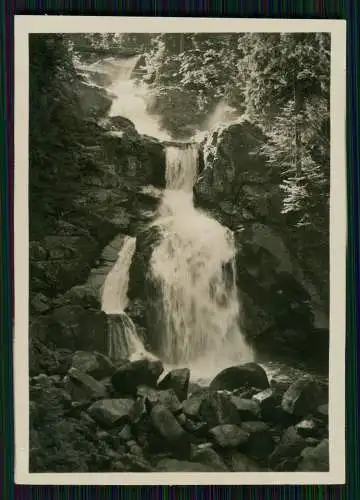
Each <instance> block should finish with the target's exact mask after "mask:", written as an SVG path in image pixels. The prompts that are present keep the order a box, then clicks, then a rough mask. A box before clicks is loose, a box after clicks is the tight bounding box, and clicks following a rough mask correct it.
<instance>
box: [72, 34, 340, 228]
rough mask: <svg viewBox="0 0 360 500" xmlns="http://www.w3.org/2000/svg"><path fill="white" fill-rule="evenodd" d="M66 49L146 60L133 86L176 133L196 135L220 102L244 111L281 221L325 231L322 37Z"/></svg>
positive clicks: (138, 38)
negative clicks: (285, 217)
mask: <svg viewBox="0 0 360 500" xmlns="http://www.w3.org/2000/svg"><path fill="white" fill-rule="evenodd" d="M73 44H74V45H73V47H74V50H75V51H78V52H80V53H81V54H82V56H84V54H85V57H88V54H89V53H90V54H91V53H92V52H91V50H93V51H94V52H93V53H92V57H94V53H96V51H100V53H105V52H107V54H108V55H109V54H113V55H116V54H117V53H118V54H120V55H121V54H123V55H124V54H125V55H126V54H134V53H141V54H144V56H145V57H144V64H143V68H142V70H143V71H142V73H141V78H142V79H143V80H144V81H146V82H148V83H149V86H150V87H151V89H152V90H153V92H154V95H155V99H154V100H152V105H151V106H152V108H151V109H149V111H150V112H151V111H154V112H156V113H159V114H160V116H162V120H163V126H164V127H165V128H166V129H168V130H170V132H172V133H173V134H174V135H181V134H182V132H185V135H186V133H187V132H188V130H189V128H190V129H191V127H194V126H195V127H201V126H202V125H203V124H204V123H206V118H207V117H208V116H209V115H210V114H211V113H212V112H214V110H215V109H216V106H217V105H218V104H219V103H220V102H221V103H226V104H227V105H228V106H230V107H231V108H232V109H234V110H235V112H237V113H238V114H243V113H246V114H247V115H248V116H249V118H250V119H251V120H252V121H253V122H254V123H256V124H258V125H260V126H261V127H262V128H263V129H264V130H265V131H266V134H267V136H268V142H267V143H266V145H265V146H264V148H263V153H264V154H265V155H266V158H267V161H268V164H269V168H271V169H273V170H274V172H275V173H277V174H278V175H279V177H280V178H281V181H282V184H281V187H282V190H283V194H284V213H288V214H293V215H294V222H295V223H296V224H298V225H309V224H311V225H316V226H318V229H319V230H321V231H322V230H325V232H326V229H325V228H327V224H328V216H327V213H328V204H327V201H326V200H327V198H328V192H329V148H330V140H329V132H330V130H329V127H330V122H329V104H330V103H329V86H330V36H329V34H327V33H242V34H237V33H230V34H229V33H184V34H183V33H181V34H179V33H162V34H143V33H141V34H137V33H130V34H127V33H124V34H105V35H103V34H89V35H80V36H77V38H76V39H74V38H73ZM85 46H86V47H87V49H86V50H84V47H85Z"/></svg>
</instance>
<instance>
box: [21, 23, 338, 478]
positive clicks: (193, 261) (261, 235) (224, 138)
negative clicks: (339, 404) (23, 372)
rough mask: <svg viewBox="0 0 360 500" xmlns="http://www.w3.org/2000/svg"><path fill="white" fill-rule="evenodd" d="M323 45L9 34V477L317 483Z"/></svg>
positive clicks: (324, 421)
mask: <svg viewBox="0 0 360 500" xmlns="http://www.w3.org/2000/svg"><path fill="white" fill-rule="evenodd" d="M330 41H331V40H330V34H329V33H320V32H316V33H314V32H309V33H285V32H284V33H282V32H278V33H261V32H260V33H248V32H246V33H245V32H244V33H226V32H224V33H204V32H199V33H196V32H192V33H160V34H159V33H145V32H144V33H116V34H115V33H84V34H81V33H64V34H62V33H46V34H42V33H38V34H36V33H33V34H30V36H29V120H30V122H29V123H30V126H29V266H30V275H29V278H30V279H29V281H30V293H29V380H30V387H29V391H30V392H29V398H30V405H29V411H30V424H29V439H30V446H29V460H30V472H33V473H34V472H35V473H41V472H46V473H48V472H52V473H54V472H55V473H58V472H62V473H70V472H71V473H73V472H87V473H100V472H127V473H128V472H143V473H147V472H149V473H151V472H270V473H271V472H324V471H325V472H326V471H328V470H329V426H328V417H329V416H328V398H329V396H328V379H329V373H328V370H329V363H328V359H329V189H330V187H329V186H330V111H329V105H330V59H331V58H330V54H331V43H330Z"/></svg>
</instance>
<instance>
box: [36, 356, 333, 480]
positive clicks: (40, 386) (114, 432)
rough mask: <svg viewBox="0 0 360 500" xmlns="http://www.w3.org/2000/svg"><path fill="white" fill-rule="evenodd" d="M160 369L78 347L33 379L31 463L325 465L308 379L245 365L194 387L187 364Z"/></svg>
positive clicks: (95, 468)
mask: <svg viewBox="0 0 360 500" xmlns="http://www.w3.org/2000/svg"><path fill="white" fill-rule="evenodd" d="M163 371H164V368H163V365H162V363H161V362H160V361H159V360H153V359H152V360H149V359H140V360H138V361H134V362H129V361H124V362H123V363H121V364H120V365H119V366H116V367H115V366H114V365H113V364H112V363H111V361H110V360H108V359H107V358H106V357H105V356H104V355H103V354H100V353H93V352H91V353H90V352H85V351H82V352H76V353H75V354H73V356H72V362H71V366H70V368H69V369H68V371H67V373H66V374H65V376H64V373H63V371H62V372H61V373H58V374H51V375H47V374H40V375H38V376H36V377H33V378H32V379H31V380H30V469H31V471H32V472H45V471H46V472H155V471H165V472H166V471H167V472H183V471H189V472H225V471H229V472H245V471H327V470H329V443H328V412H327V405H324V404H321V403H322V402H323V401H322V394H321V388H320V387H319V385H318V384H317V382H316V381H315V380H313V379H312V378H310V377H303V378H301V379H299V380H297V381H296V382H295V383H292V384H290V385H289V386H288V387H286V386H284V384H277V383H276V380H272V381H271V382H269V380H268V378H267V375H266V373H265V371H264V370H263V369H262V367H261V366H259V365H257V364H255V363H248V364H245V365H240V366H233V367H229V368H227V369H226V370H223V371H222V372H221V373H219V374H218V375H217V376H216V377H215V379H214V380H213V381H212V382H211V383H210V384H209V386H208V387H199V386H196V385H193V384H189V380H190V371H189V370H188V369H187V368H183V369H176V370H173V371H171V372H169V373H167V374H166V375H165V377H163V376H162V375H163ZM189 387H190V388H189Z"/></svg>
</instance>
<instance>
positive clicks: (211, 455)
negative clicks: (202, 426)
mask: <svg viewBox="0 0 360 500" xmlns="http://www.w3.org/2000/svg"><path fill="white" fill-rule="evenodd" d="M208 444H210V445H211V443H208ZM192 460H193V461H194V462H197V463H200V464H204V465H206V466H207V467H209V470H211V471H214V472H227V470H228V469H227V467H226V465H225V463H224V461H223V459H222V458H221V457H220V455H219V454H218V453H216V451H215V450H214V449H213V448H212V447H211V446H206V447H202V446H201V445H200V446H197V447H196V448H195V450H194V451H193V453H192Z"/></svg>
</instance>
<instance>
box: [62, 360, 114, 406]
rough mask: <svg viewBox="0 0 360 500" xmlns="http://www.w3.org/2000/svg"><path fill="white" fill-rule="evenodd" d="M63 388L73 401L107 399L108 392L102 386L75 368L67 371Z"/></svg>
mask: <svg viewBox="0 0 360 500" xmlns="http://www.w3.org/2000/svg"><path fill="white" fill-rule="evenodd" d="M65 387H66V388H67V390H68V392H69V394H70V395H71V398H72V400H73V401H91V400H94V399H105V398H106V397H108V392H107V389H106V387H105V385H104V384H102V383H101V382H99V381H98V380H96V379H95V378H94V377H92V376H91V375H89V374H88V373H83V372H81V371H80V370H77V369H76V368H71V369H70V370H69V372H68V375H67V377H66V381H65Z"/></svg>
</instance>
